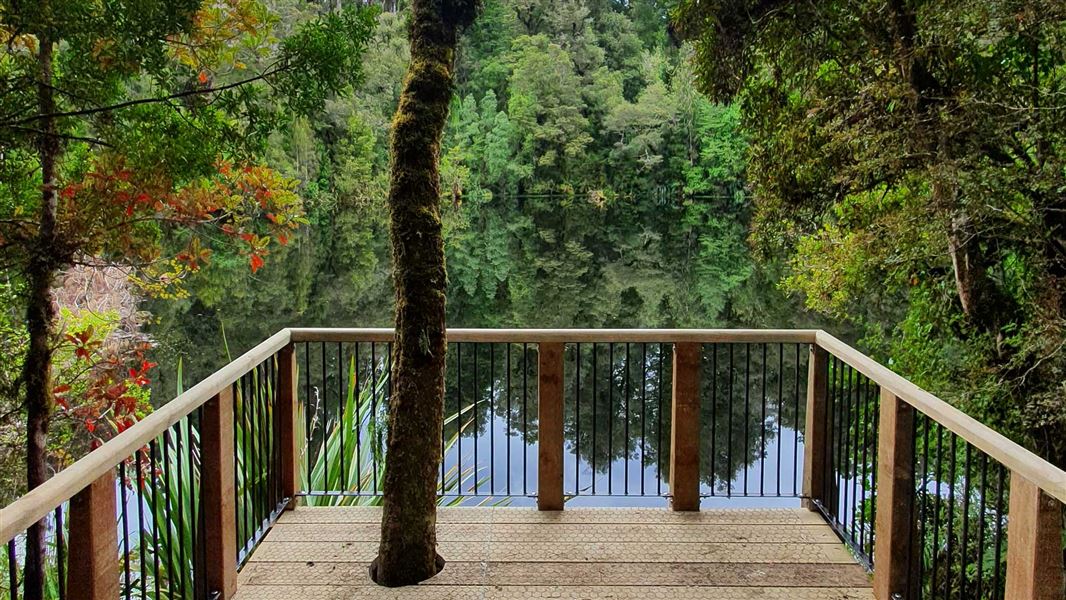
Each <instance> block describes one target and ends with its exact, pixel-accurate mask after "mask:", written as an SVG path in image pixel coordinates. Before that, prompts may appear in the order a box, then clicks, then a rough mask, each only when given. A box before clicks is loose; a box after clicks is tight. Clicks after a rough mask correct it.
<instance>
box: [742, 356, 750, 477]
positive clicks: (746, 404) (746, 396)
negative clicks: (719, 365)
mask: <svg viewBox="0 0 1066 600" xmlns="http://www.w3.org/2000/svg"><path fill="white" fill-rule="evenodd" d="M750 426H751V343H750V342H748V343H745V344H744V424H743V426H742V429H743V430H744V452H747V451H748V448H749V447H750V442H751V440H750V437H751V436H750V433H749V429H748V428H749V427H750ZM744 495H745V496H747V495H748V461H747V460H745V461H744Z"/></svg>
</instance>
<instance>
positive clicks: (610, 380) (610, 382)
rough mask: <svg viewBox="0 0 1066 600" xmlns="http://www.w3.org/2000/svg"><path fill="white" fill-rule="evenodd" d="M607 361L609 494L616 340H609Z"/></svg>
mask: <svg viewBox="0 0 1066 600" xmlns="http://www.w3.org/2000/svg"><path fill="white" fill-rule="evenodd" d="M607 347H608V348H609V350H610V351H609V357H608V362H607V495H608V496H610V495H611V493H612V489H613V487H614V476H613V472H612V471H613V467H614V342H608V343H607Z"/></svg>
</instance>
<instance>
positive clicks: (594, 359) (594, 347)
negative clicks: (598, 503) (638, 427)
mask: <svg viewBox="0 0 1066 600" xmlns="http://www.w3.org/2000/svg"><path fill="white" fill-rule="evenodd" d="M597 346H598V345H597V344H596V342H592V495H594V496H595V495H596V427H597V423H596V405H598V404H599V403H600V396H599V394H598V393H597V392H598V390H597V389H596V388H597V385H596V383H597V382H596V379H597V377H596V363H597V358H598V354H599V350H598V348H597Z"/></svg>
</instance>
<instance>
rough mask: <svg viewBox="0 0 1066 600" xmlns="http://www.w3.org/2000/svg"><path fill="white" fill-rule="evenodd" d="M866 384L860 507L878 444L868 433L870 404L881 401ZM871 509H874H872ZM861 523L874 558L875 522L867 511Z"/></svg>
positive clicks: (861, 518) (865, 381) (870, 427)
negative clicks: (869, 464) (872, 449)
mask: <svg viewBox="0 0 1066 600" xmlns="http://www.w3.org/2000/svg"><path fill="white" fill-rule="evenodd" d="M864 383H865V386H864V388H863V389H864V391H865V398H864V401H863V404H862V419H861V420H862V423H863V426H862V431H863V442H862V485H861V486H860V489H862V503H861V504H860V505H859V506H865V505H866V501H867V499H868V498H869V496H867V493H866V492H867V485H866V482H867V481H869V480H868V479H867V478H866V477H867V459H868V457H869V448H870V445H871V443H873V444H876V443H877V437H876V436H875V437H874V438H873V441H872V442H871V440H870V437H869V435H868V432H869V431H870V430H871V429H872V427H873V424H872V423H871V422H870V412H871V407H870V403H871V402H874V403H876V402H878V401H879V398H873V397H872V396H871V395H870V388H871V382H870V379H869V378H865V379H864ZM911 454H912V455H913V453H911ZM874 497H876V496H874ZM911 498H912V500H913V498H914V494H911ZM871 509H872V507H871ZM911 514H914V513H911ZM859 523H860V530H861V531H864V532H866V531H867V530H868V535H866V537H867V542H868V543H869V551H868V552H869V553H870V556H873V551H874V530H873V523H874V520H873V519H870V520H869V521H867V520H866V511H861V512H860V513H859Z"/></svg>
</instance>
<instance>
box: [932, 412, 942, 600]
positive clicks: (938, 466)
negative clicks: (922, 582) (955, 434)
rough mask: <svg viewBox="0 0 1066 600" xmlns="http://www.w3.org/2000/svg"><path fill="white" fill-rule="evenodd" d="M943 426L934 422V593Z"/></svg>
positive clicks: (938, 553) (934, 585)
mask: <svg viewBox="0 0 1066 600" xmlns="http://www.w3.org/2000/svg"><path fill="white" fill-rule="evenodd" d="M943 442H944V427H943V426H942V425H941V424H940V423H937V424H936V467H935V474H934V475H933V481H934V483H935V484H936V492H935V493H934V495H933V565H932V566H933V580H932V588H931V589H932V590H933V593H934V594H935V593H936V590H937V589H939V588H938V587H937V579H938V577H939V574H940V569H939V567H938V563H939V562H940V560H939V559H940V495H941V494H940V473H941V467H942V466H943V462H944V443H943Z"/></svg>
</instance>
